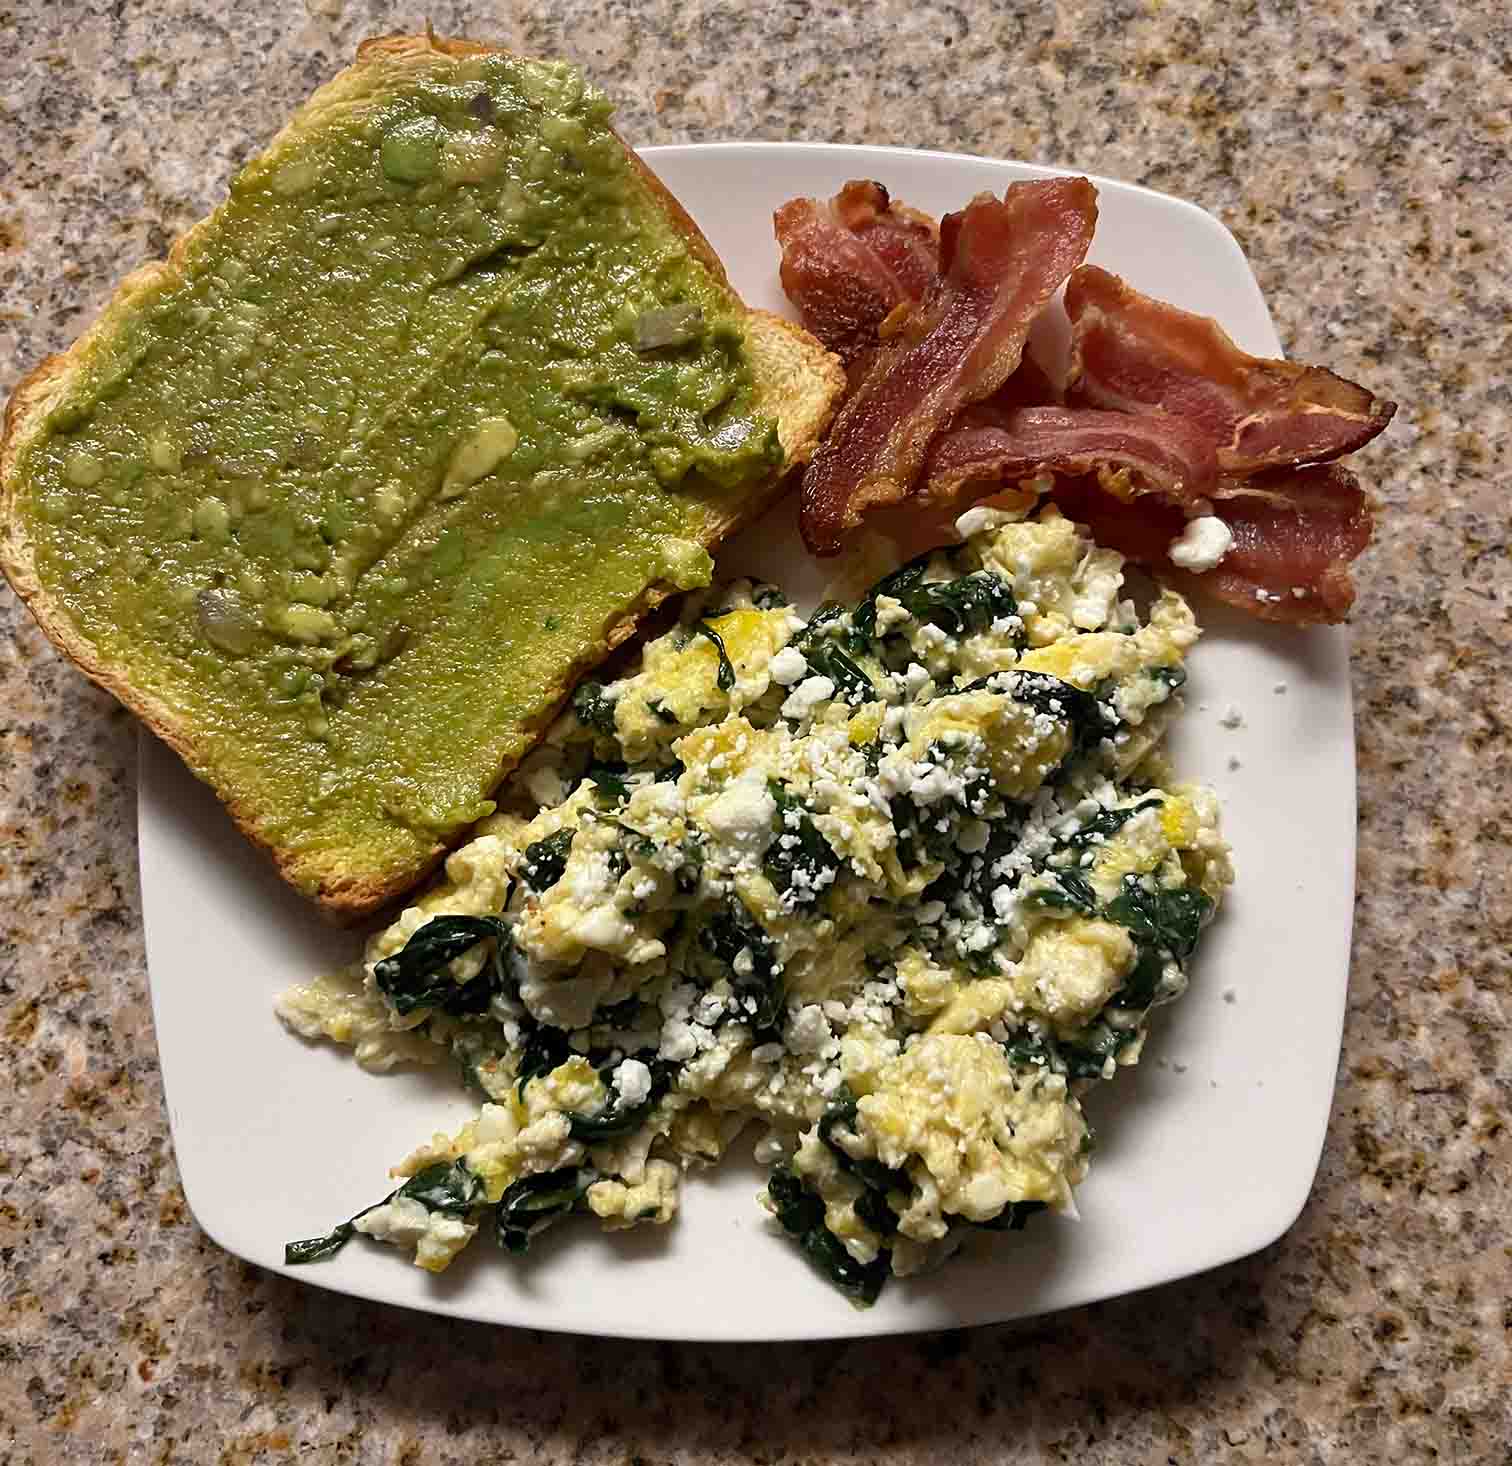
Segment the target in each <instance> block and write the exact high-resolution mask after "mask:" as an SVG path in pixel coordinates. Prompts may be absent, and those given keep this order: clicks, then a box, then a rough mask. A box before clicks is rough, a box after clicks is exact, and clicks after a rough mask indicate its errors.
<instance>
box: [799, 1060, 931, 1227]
mask: <svg viewBox="0 0 1512 1466" xmlns="http://www.w3.org/2000/svg"><path fill="white" fill-rule="evenodd" d="M856 1115H857V1108H856V1097H855V1096H854V1095H853V1094H852V1093H851V1092H850V1090H848V1089H846V1088H845V1087H844V1086H842V1087H841V1088H840V1089H839V1090H838V1091H837V1093H836V1095H835V1098H834V1099H833V1100H832V1101H831V1102H830V1104H829V1106H828V1107H827V1108H826V1110H825V1112H824V1114H823V1115H821V1116H820V1118H819V1138H820V1140H822V1141H823V1142H824V1143H825V1144H826V1145H827V1146H829V1148H830V1151H831V1153H832V1154H833V1155H834V1157H835V1159H836V1161H838V1162H839V1164H840V1169H841V1170H843V1171H848V1172H849V1173H850V1174H851V1175H852V1176H854V1177H855V1178H856V1179H857V1180H858V1181H860V1182H861V1183H862V1184H863V1185H864V1186H866V1187H868V1188H869V1189H871V1190H873V1191H876V1192H878V1193H879V1194H880V1195H882V1196H886V1195H887V1193H888V1192H889V1191H901V1192H903V1193H904V1195H907V1194H908V1193H909V1192H910V1191H911V1190H912V1189H913V1182H912V1181H910V1180H909V1178H908V1172H907V1171H901V1170H894V1169H893V1168H892V1167H891V1166H884V1165H883V1164H882V1162H881V1161H879V1160H875V1159H873V1158H872V1157H870V1156H862V1157H860V1158H859V1159H858V1158H857V1157H855V1156H853V1155H851V1153H850V1152H849V1151H848V1150H846V1148H845V1147H844V1146H843V1145H841V1144H840V1143H839V1141H837V1140H836V1139H835V1131H836V1130H845V1131H848V1132H849V1133H850V1134H851V1135H854V1134H855V1133H856ZM888 1210H889V1211H890V1210H891V1208H889V1209H888Z"/></svg>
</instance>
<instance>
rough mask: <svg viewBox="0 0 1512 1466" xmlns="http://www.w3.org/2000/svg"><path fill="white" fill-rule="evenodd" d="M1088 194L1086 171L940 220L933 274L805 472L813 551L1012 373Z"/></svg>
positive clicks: (1086, 240)
mask: <svg viewBox="0 0 1512 1466" xmlns="http://www.w3.org/2000/svg"><path fill="white" fill-rule="evenodd" d="M1096 222H1097V190H1096V189H1095V188H1093V186H1092V184H1091V183H1090V182H1089V181H1088V180H1087V179H1085V178H1054V179H1045V180H1042V181H1036V182H1033V183H1015V184H1011V185H1010V186H1009V188H1008V191H1007V192H1006V193H1005V194H1004V195H1003V197H1002V199H1001V200H999V199H996V198H993V197H992V195H990V194H983V195H981V196H979V197H978V198H976V199H973V200H972V202H971V203H970V204H968V205H967V206H966V208H965V209H964V210H962V211H961V212H960V213H957V214H947V215H946V216H945V218H944V220H943V221H942V222H941V225H940V256H941V260H940V263H941V273H940V276H939V279H938V280H937V282H936V284H935V285H934V286H933V287H932V288H931V290H930V292H929V294H928V295H927V296H926V297H925V299H924V301H923V302H922V304H921V305H920V306H919V307H918V308H917V309H916V310H915V311H914V313H913V314H912V315H911V316H910V317H909V318H908V320H907V321H906V322H905V323H904V324H903V327H902V329H901V330H900V331H899V333H898V334H897V335H896V336H895V337H894V338H893V339H891V340H890V341H888V342H886V343H885V344H884V345H883V346H882V347H881V348H880V349H879V350H878V352H877V354H876V358H875V360H874V361H873V363H872V365H871V367H870V369H869V370H868V371H867V373H866V377H865V380H864V381H862V383H861V384H860V386H859V387H858V388H857V389H856V390H855V391H854V392H853V393H852V394H851V397H850V399H849V401H848V402H847V403H846V404H845V407H844V408H843V409H842V410H841V413H840V415H839V417H838V418H837V419H836V421H835V424H834V426H833V427H832V428H831V430H830V434H829V437H828V439H827V440H826V441H825V443H824V444H823V445H822V446H821V447H820V449H819V451H818V452H817V453H816V454H815V455H814V459H813V461H812V462H811V463H810V464H809V467H808V469H807V471H806V472H805V473H804V477H803V486H802V491H801V505H800V521H799V522H800V527H801V529H802V532H803V539H804V543H805V544H806V545H807V546H808V548H809V549H810V551H812V552H813V553H814V554H815V555H835V554H838V553H839V550H840V540H841V535H842V534H843V533H844V532H845V531H846V530H847V529H850V528H853V527H854V526H855V525H857V524H858V523H860V520H861V516H862V513H863V511H864V510H865V509H866V508H867V507H868V506H870V505H874V504H889V503H896V502H897V501H898V500H900V499H904V498H906V497H907V496H908V495H909V494H910V493H911V492H912V491H913V489H914V485H915V482H916V480H917V478H918V476H919V472H920V470H921V469H922V468H923V466H924V459H925V455H926V454H927V452H928V450H929V444H930V441H931V439H933V437H934V435H935V433H936V432H938V431H939V429H940V428H941V427H943V426H944V425H945V424H946V423H947V422H949V421H950V419H951V418H952V417H954V415H955V414H956V413H957V412H958V411H960V409H961V408H963V407H965V406H967V405H968V404H970V403H972V402H976V401H980V400H981V399H982V398H984V397H987V396H990V395H991V394H992V393H993V392H994V391H996V390H997V389H998V388H999V387H1000V386H1002V384H1003V383H1004V382H1005V381H1006V380H1007V379H1008V378H1009V377H1010V376H1011V375H1012V374H1013V372H1014V371H1015V370H1016V368H1017V367H1018V365H1019V362H1020V359H1021V358H1022V356H1023V350H1024V342H1025V340H1026V339H1027V337H1028V334H1029V327H1030V325H1031V324H1032V323H1033V321H1034V318H1035V316H1036V315H1038V314H1039V312H1040V309H1041V308H1042V307H1043V306H1044V305H1045V303H1046V302H1047V301H1048V300H1049V299H1050V297H1051V296H1052V295H1054V293H1055V291H1056V290H1057V289H1058V288H1059V286H1060V284H1061V282H1062V281H1063V280H1065V278H1066V277H1067V275H1069V274H1070V273H1071V271H1072V270H1073V269H1075V267H1076V266H1077V265H1078V264H1079V263H1080V262H1081V261H1082V259H1083V258H1085V256H1086V253H1087V249H1088V246H1089V245H1090V244H1091V242H1092V231H1093V229H1094V228H1095V226H1096Z"/></svg>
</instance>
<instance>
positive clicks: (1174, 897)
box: [1103, 875, 1213, 962]
mask: <svg viewBox="0 0 1512 1466" xmlns="http://www.w3.org/2000/svg"><path fill="white" fill-rule="evenodd" d="M1212 906H1213V903H1212V900H1211V899H1210V898H1209V897H1208V896H1207V895H1206V893H1205V892H1202V891H1199V890H1195V889H1194V888H1192V887H1190V886H1184V887H1179V888H1176V889H1173V890H1163V889H1158V888H1157V889H1156V890H1153V891H1152V890H1150V889H1148V888H1147V887H1146V885H1145V883H1144V881H1143V880H1142V879H1141V878H1140V877H1139V876H1137V875H1126V876H1125V877H1124V878H1123V887H1122V889H1121V890H1120V891H1119V893H1118V895H1116V896H1115V897H1114V898H1113V899H1112V900H1111V901H1110V902H1108V904H1107V907H1106V908H1105V909H1104V912H1103V915H1104V916H1106V917H1107V919H1108V920H1109V921H1116V922H1118V924H1119V925H1120V926H1126V927H1128V929H1129V931H1130V932H1131V933H1132V935H1133V937H1134V939H1135V941H1137V942H1139V943H1140V944H1141V945H1144V944H1154V945H1156V946H1160V947H1164V948H1166V949H1167V950H1168V951H1169V952H1170V953H1171V955H1172V956H1173V957H1175V958H1176V959H1177V961H1180V962H1184V961H1186V959H1187V958H1188V957H1190V956H1191V955H1192V953H1193V951H1195V950H1196V947H1197V936H1198V934H1199V933H1200V932H1201V930H1202V923H1203V920H1204V919H1205V918H1206V916H1207V914H1208V912H1209V911H1210V910H1212Z"/></svg>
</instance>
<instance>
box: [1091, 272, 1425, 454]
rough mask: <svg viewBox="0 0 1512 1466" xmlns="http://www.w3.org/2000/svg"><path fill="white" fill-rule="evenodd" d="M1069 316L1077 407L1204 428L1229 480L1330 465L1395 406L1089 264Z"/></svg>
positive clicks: (1363, 439)
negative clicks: (1265, 352) (1256, 351)
mask: <svg viewBox="0 0 1512 1466" xmlns="http://www.w3.org/2000/svg"><path fill="white" fill-rule="evenodd" d="M1066 312H1067V314H1068V315H1069V316H1070V317H1071V325H1072V340H1071V386H1070V391H1069V394H1068V395H1069V400H1070V401H1072V402H1074V403H1081V404H1084V405H1086V406H1089V407H1104V408H1111V409H1113V410H1115V411H1119V412H1131V413H1143V412H1149V411H1151V410H1160V411H1164V412H1169V413H1172V414H1174V415H1175V416H1177V417H1184V418H1187V419H1188V420H1189V421H1191V422H1193V423H1197V424H1200V425H1201V426H1202V427H1204V428H1205V429H1206V430H1207V431H1208V433H1209V434H1210V435H1211V436H1212V439H1213V442H1214V444H1215V445H1216V446H1217V450H1218V468H1219V471H1220V472H1221V473H1224V474H1230V475H1233V474H1251V473H1259V472H1262V471H1264V470H1266V469H1271V468H1281V467H1289V468H1296V467H1301V466H1302V465H1304V464H1313V463H1326V462H1329V461H1331V460H1333V459H1335V458H1339V457H1341V456H1342V455H1343V454H1345V453H1352V452H1354V450H1355V449H1356V448H1360V447H1362V446H1363V445H1364V444H1366V443H1368V442H1369V441H1370V440H1371V439H1372V438H1373V437H1375V436H1376V434H1377V433H1379V432H1380V431H1381V430H1382V429H1383V428H1384V427H1385V426H1386V424H1387V423H1389V422H1390V421H1391V417H1392V414H1393V413H1394V412H1395V411H1396V404H1395V403H1393V402H1383V401H1382V400H1381V399H1380V398H1378V397H1375V396H1372V395H1371V393H1369V392H1367V391H1366V390H1365V388H1363V387H1361V386H1358V385H1356V384H1355V383H1354V382H1350V381H1346V380H1345V379H1344V378H1343V377H1339V376H1335V375H1334V373H1333V372H1330V371H1325V370H1323V368H1321V367H1311V366H1304V365H1302V364H1301V363H1298V362H1290V361H1281V360H1275V361H1272V360H1267V359H1265V358H1263V357H1258V356H1250V355H1249V354H1248V353H1246V352H1243V351H1241V350H1240V349H1239V348H1238V347H1237V346H1236V345H1235V344H1234V343H1233V341H1232V340H1231V339H1230V338H1229V336H1228V335H1227V333H1226V332H1225V331H1224V330H1223V328H1222V327H1221V326H1219V325H1218V323H1217V322H1216V321H1214V320H1211V319H1209V318H1208V317H1207V316H1198V315H1193V314H1192V313H1191V312H1189V311H1183V310H1178V309H1177V308H1176V307H1175V306H1173V305H1167V304H1165V303H1164V302H1163V301H1158V300H1152V299H1151V298H1150V297H1149V296H1147V295H1141V294H1140V293H1139V292H1138V291H1137V290H1135V289H1133V288H1132V287H1131V286H1129V285H1128V284H1126V283H1125V282H1124V281H1123V280H1121V279H1119V277H1118V276H1117V275H1111V274H1109V273H1108V272H1107V271H1106V270H1100V269H1098V268H1096V267H1095V266H1092V265H1083V266H1082V267H1081V268H1080V269H1079V270H1077V271H1076V272H1075V273H1074V274H1073V275H1072V276H1071V280H1070V283H1069V284H1068V285H1067V286H1066Z"/></svg>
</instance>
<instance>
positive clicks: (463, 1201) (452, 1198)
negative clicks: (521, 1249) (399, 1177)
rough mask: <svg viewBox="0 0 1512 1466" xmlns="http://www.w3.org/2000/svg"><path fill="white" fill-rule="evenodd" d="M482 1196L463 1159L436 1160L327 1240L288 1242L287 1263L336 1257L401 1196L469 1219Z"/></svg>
mask: <svg viewBox="0 0 1512 1466" xmlns="http://www.w3.org/2000/svg"><path fill="white" fill-rule="evenodd" d="M483 1195H484V1187H483V1181H482V1178H481V1177H479V1176H477V1175H475V1174H474V1173H473V1172H472V1171H471V1170H470V1169H469V1168H468V1165H467V1163H466V1161H463V1160H461V1159H458V1160H454V1161H437V1162H436V1164H435V1165H433V1166H427V1167H426V1168H425V1169H424V1170H423V1171H417V1172H416V1173H415V1174H414V1175H413V1176H411V1177H410V1178H409V1180H408V1181H406V1182H405V1183H404V1185H402V1186H400V1187H399V1188H398V1189H397V1190H395V1191H390V1192H389V1194H388V1195H387V1196H385V1197H384V1198H383V1200H382V1201H375V1202H374V1203H373V1204H372V1206H365V1207H363V1209H362V1210H361V1211H360V1212H358V1213H357V1215H356V1216H354V1217H352V1218H351V1219H350V1220H348V1221H345V1222H342V1223H341V1225H340V1226H339V1227H335V1228H333V1229H332V1230H331V1231H329V1232H327V1233H326V1235H325V1236H324V1237H309V1238H306V1239H305V1240H304V1241H302V1242H286V1243H285V1244H284V1263H285V1265H286V1266H290V1267H292V1266H294V1265H295V1264H297V1263H304V1262H318V1261H320V1260H321V1259H322V1258H326V1257H334V1256H335V1255H336V1254H337V1253H338V1252H340V1251H341V1249H342V1248H343V1247H345V1246H346V1245H347V1243H348V1242H350V1241H351V1240H352V1237H353V1236H354V1235H355V1233H356V1231H357V1223H358V1222H359V1221H361V1219H362V1218H363V1217H365V1216H366V1215H367V1214H368V1213H369V1212H373V1211H377V1210H378V1208H379V1207H380V1206H387V1205H388V1204H389V1202H391V1201H396V1200H398V1199H399V1198H400V1197H407V1198H409V1199H410V1200H412V1201H418V1202H419V1203H420V1204H421V1205H422V1206H423V1207H425V1209H426V1210H427V1211H432V1212H441V1213H443V1214H444V1215H446V1216H454V1217H460V1216H466V1215H467V1214H468V1212H470V1211H471V1210H472V1209H473V1207H475V1206H477V1205H478V1203H479V1202H480V1201H482V1200H483Z"/></svg>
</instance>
